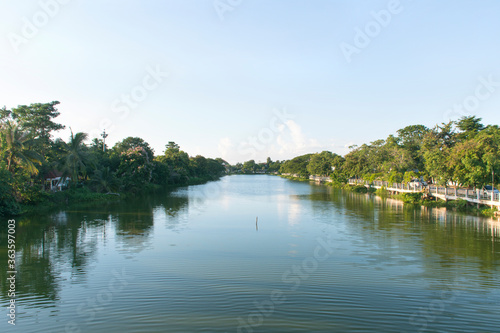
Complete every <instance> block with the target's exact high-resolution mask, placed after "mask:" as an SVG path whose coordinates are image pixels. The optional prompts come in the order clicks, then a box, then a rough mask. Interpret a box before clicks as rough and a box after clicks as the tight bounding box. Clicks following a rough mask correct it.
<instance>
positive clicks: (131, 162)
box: [117, 146, 153, 192]
mask: <svg viewBox="0 0 500 333" xmlns="http://www.w3.org/2000/svg"><path fill="white" fill-rule="evenodd" d="M152 172H153V163H152V161H150V160H149V155H148V152H147V151H146V150H145V149H144V148H143V147H141V146H138V147H135V148H130V149H128V150H127V151H124V152H122V153H121V154H120V165H119V166H118V170H117V175H118V177H119V178H120V179H121V182H122V186H123V189H124V190H125V191H127V192H139V191H140V190H141V189H144V188H146V187H147V186H146V185H147V184H148V183H149V181H150V180H151V178H152Z"/></svg>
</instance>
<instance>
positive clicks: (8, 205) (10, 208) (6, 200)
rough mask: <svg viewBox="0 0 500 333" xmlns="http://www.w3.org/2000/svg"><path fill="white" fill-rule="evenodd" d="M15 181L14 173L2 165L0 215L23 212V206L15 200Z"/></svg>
mask: <svg viewBox="0 0 500 333" xmlns="http://www.w3.org/2000/svg"><path fill="white" fill-rule="evenodd" d="M13 183H14V179H13V176H12V174H11V173H10V172H8V171H7V170H6V169H5V168H4V167H0V216H2V215H3V216H6V215H17V214H19V213H20V212H21V207H20V206H19V203H18V202H17V201H16V200H15V196H14V188H13Z"/></svg>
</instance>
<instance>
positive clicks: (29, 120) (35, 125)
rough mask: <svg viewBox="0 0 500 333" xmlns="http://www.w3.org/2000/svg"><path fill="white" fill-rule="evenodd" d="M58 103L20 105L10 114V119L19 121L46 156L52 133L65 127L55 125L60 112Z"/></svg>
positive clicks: (22, 128)
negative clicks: (57, 106) (55, 119)
mask: <svg viewBox="0 0 500 333" xmlns="http://www.w3.org/2000/svg"><path fill="white" fill-rule="evenodd" d="M58 104H60V103H59V102H58V101H54V102H50V103H34V104H30V105H19V106H18V107H17V108H13V109H12V111H11V112H10V117H12V119H13V120H15V121H17V123H18V124H19V126H20V128H21V130H23V131H25V132H28V133H29V138H30V139H33V140H34V143H35V144H36V145H37V146H39V149H40V153H41V154H42V156H45V153H46V151H47V150H48V149H49V146H50V141H51V132H53V131H59V130H61V129H64V128H65V126H64V125H61V124H58V123H55V122H54V121H53V119H54V118H56V117H58V116H59V114H60V112H59V111H58V110H57V108H56V105H58Z"/></svg>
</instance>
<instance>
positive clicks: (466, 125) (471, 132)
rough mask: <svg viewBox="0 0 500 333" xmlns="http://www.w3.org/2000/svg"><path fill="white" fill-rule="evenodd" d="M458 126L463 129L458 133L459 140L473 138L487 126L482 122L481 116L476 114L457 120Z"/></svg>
mask: <svg viewBox="0 0 500 333" xmlns="http://www.w3.org/2000/svg"><path fill="white" fill-rule="evenodd" d="M455 124H456V126H457V128H458V129H459V130H460V131H461V132H460V133H458V134H457V138H458V140H459V141H465V140H468V139H472V138H474V137H475V136H476V134H478V133H479V132H480V131H482V130H483V129H484V128H485V127H484V125H483V124H481V118H478V117H476V116H469V117H462V118H460V119H459V120H457V121H456V122H455Z"/></svg>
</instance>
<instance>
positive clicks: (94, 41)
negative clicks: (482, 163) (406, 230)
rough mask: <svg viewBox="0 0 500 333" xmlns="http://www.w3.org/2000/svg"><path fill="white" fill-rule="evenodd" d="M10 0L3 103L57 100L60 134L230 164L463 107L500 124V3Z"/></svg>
mask: <svg viewBox="0 0 500 333" xmlns="http://www.w3.org/2000/svg"><path fill="white" fill-rule="evenodd" d="M0 6H1V9H2V10H1V11H0V34H1V36H2V38H1V39H0V74H1V75H0V106H2V105H5V106H7V108H12V107H15V106H17V105H20V104H30V103H36V102H49V101H53V100H58V101H60V102H61V104H60V105H59V110H60V112H61V116H60V117H59V118H57V120H58V121H59V122H61V123H63V124H64V125H66V126H68V129H66V130H64V131H60V132H58V133H57V134H56V136H58V137H62V138H63V139H65V140H66V139H67V138H68V136H69V127H71V128H72V129H73V131H75V132H77V131H83V132H87V133H89V134H90V135H91V136H92V137H95V136H96V135H98V133H101V132H102V129H103V128H104V127H105V128H106V130H107V131H108V132H110V135H109V137H108V143H109V144H111V145H112V144H114V143H115V142H117V141H120V140H122V139H124V138H125V137H127V136H138V137H141V138H143V139H144V140H146V141H147V142H148V143H149V144H150V145H151V146H152V147H153V148H154V149H155V153H157V154H161V153H162V152H163V150H164V146H165V144H166V143H167V142H168V141H175V142H177V143H178V144H179V145H180V146H181V148H182V149H183V150H185V151H186V152H188V153H189V154H190V155H197V154H201V155H204V156H207V157H223V158H225V159H227V160H228V161H229V162H231V163H235V162H237V161H241V162H242V161H245V160H248V159H250V158H253V159H255V160H256V161H264V160H265V159H266V157H267V156H270V157H271V158H272V159H273V160H276V159H280V160H282V159H288V158H291V157H294V156H297V155H300V154H304V153H309V152H320V151H322V150H330V151H333V152H336V153H339V154H345V153H347V152H348V151H349V150H348V148H347V147H348V146H349V145H352V144H362V143H365V142H370V141H374V140H376V139H380V138H386V137H387V136H388V135H389V134H391V133H395V131H396V130H397V129H399V128H402V127H404V126H406V125H411V124H423V125H426V126H429V127H431V126H434V125H435V124H437V123H441V122H446V121H448V120H450V119H452V120H453V119H457V118H458V117H460V116H463V115H467V114H474V115H477V116H479V117H481V118H483V122H484V123H486V124H499V123H500V112H499V111H500V43H499V42H498V41H499V37H500V20H499V19H498V17H499V16H498V15H499V14H500V2H498V1H493V0H490V1H488V0H484V1H464V0H458V1H457V0H454V1H451V0H449V1H426V0H420V1H417V0H413V1H411V0H400V1H397V0H391V1H375V0H373V1H340V0H310V1H305V0H303V1H297V0H274V1H273V0H215V1H214V0H175V1H174V0H169V1H168V0H167V1H138V0H137V1H131V0H125V1H124V0H121V1H118V0H110V1H95V0H90V1H83V0H64V1H63V0H41V1H31V0H30V1H28V0H26V1H22V2H21V1H16V2H14V1H9V2H3V3H2V4H1V5H0ZM377 17H378V20H377ZM30 28H31V29H30ZM346 45H348V46H346ZM346 48H347V49H348V50H350V51H351V53H349V52H347V53H346ZM354 49H355V50H356V51H355V52H353V51H352V50H354ZM152 73H153V74H152ZM154 73H156V74H154ZM497 82H498V83H497ZM127 96H129V97H128V102H127ZM454 106H458V107H456V110H455V111H453V108H454ZM460 109H461V110H460Z"/></svg>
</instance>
